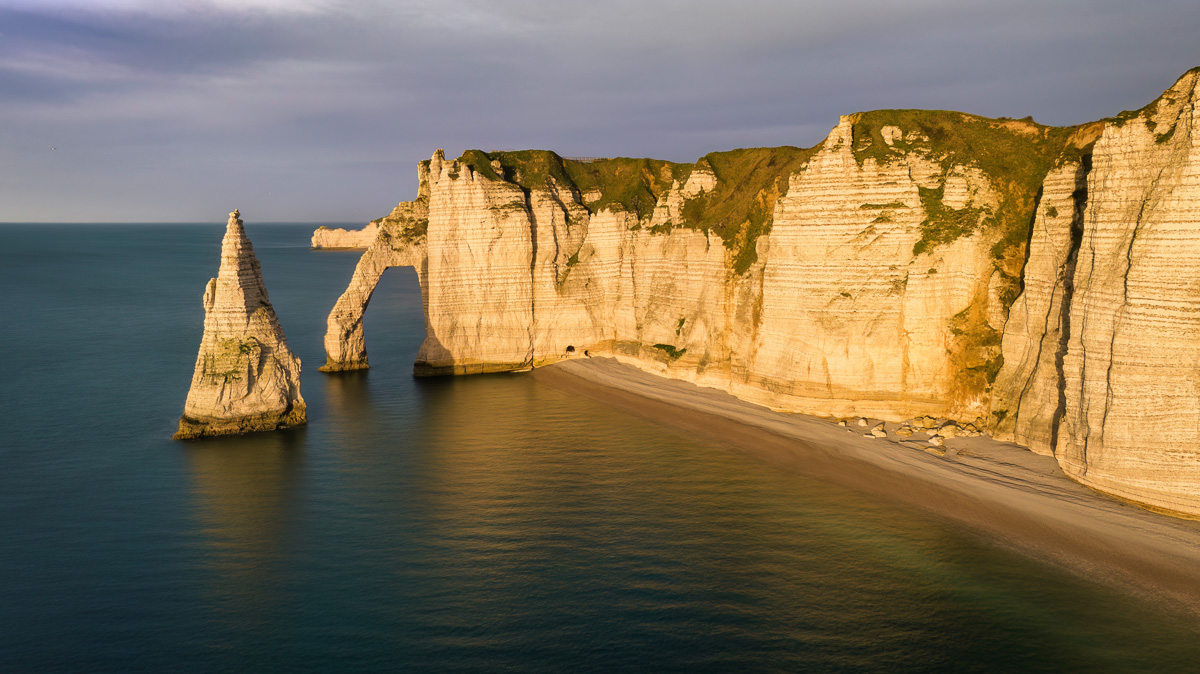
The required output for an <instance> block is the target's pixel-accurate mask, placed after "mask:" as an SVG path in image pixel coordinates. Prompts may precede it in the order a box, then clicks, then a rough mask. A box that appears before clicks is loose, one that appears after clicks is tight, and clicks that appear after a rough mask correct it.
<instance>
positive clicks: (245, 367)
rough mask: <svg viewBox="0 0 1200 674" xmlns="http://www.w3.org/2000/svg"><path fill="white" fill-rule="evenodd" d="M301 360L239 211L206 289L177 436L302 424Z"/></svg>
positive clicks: (233, 215) (232, 217) (232, 216)
mask: <svg viewBox="0 0 1200 674" xmlns="http://www.w3.org/2000/svg"><path fill="white" fill-rule="evenodd" d="M305 421H306V417H305V406H304V398H302V397H301V396H300V359H299V358H297V357H296V356H294V355H292V352H291V351H290V350H289V349H288V345H287V339H286V338H285V337H284V335H283V330H282V329H281V328H280V327H279V319H278V318H276V316H275V309H274V308H272V307H271V302H270V299H269V298H268V297H267V289H266V287H265V286H264V285H263V279H262V270H261V269H260V268H259V264H258V258H256V257H255V256H254V248H253V246H251V245H250V241H249V240H248V239H247V238H246V231H245V229H244V228H243V227H242V221H241V219H240V218H239V213H238V211H236V210H235V211H234V212H233V213H230V214H229V222H228V224H227V225H226V229H225V237H224V239H223V240H222V241H221V268H220V271H219V272H218V273H217V278H214V279H210V280H209V282H208V286H207V287H206V288H205V290H204V337H203V339H202V340H201V342H200V353H199V355H198V356H197V357H196V370H195V373H194V374H193V375H192V387H191V389H190V390H189V391H188V396H187V403H186V404H185V406H184V411H183V417H182V418H181V419H180V420H179V431H178V432H177V433H176V434H175V439H177V440H185V439H191V438H199V437H204V436H212V435H229V434H234V433H248V432H251V431H268V430H275V429H279V428H284V427H287V426H295V425H298V424H303V423H305Z"/></svg>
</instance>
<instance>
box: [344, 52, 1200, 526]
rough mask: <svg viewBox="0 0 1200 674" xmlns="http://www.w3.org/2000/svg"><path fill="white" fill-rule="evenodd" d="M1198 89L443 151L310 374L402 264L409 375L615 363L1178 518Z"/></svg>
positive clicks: (354, 340)
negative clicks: (903, 434)
mask: <svg viewBox="0 0 1200 674" xmlns="http://www.w3.org/2000/svg"><path fill="white" fill-rule="evenodd" d="M1195 79H1196V73H1195V72H1194V71H1193V72H1189V73H1188V74H1186V75H1185V76H1184V77H1183V78H1182V79H1180V80H1179V81H1178V82H1177V83H1176V85H1175V86H1174V87H1172V88H1171V89H1170V90H1168V91H1167V92H1166V93H1165V94H1164V95H1163V97H1161V98H1160V99H1158V100H1157V101H1155V103H1153V104H1151V105H1150V106H1147V107H1146V108H1143V109H1142V110H1139V111H1135V112H1130V113H1123V114H1122V115H1121V116H1119V117H1117V118H1113V119H1110V120H1102V121H1101V122H1096V123H1092V124H1086V125H1082V126H1078V127H1068V128H1055V127H1045V126H1041V125H1038V124H1035V123H1033V122H1032V121H1031V120H1009V119H1000V120H992V119H985V118H981V117H976V116H972V115H965V114H961V113H954V112H941V111H911V110H899V111H879V112H872V113H860V114H857V115H851V116H847V117H843V118H842V119H841V121H840V122H839V124H838V125H837V126H836V127H835V128H834V129H833V131H832V132H831V133H830V134H829V136H828V137H827V138H826V139H825V140H824V141H823V142H822V143H821V144H820V145H818V146H816V147H814V148H810V149H801V148H787V147H784V148H773V149H752V150H737V151H732V152H722V153H713V154H710V155H707V156H705V157H704V158H702V159H701V160H699V161H698V162H696V163H695V164H674V163H670V162H661V161H655V160H639V159H610V160H598V161H571V160H565V159H562V158H561V157H558V156H557V155H554V154H553V153H548V152H536V151H527V152H496V153H483V152H479V151H470V152H467V153H465V154H464V155H463V156H462V157H460V158H459V159H458V160H455V161H450V160H447V159H446V158H445V157H444V156H443V154H442V153H441V152H440V151H439V152H438V153H436V154H435V155H434V156H433V158H432V159H431V160H429V161H426V162H421V164H420V167H419V175H418V177H419V183H420V192H419V196H418V198H417V199H416V200H415V201H412V202H406V203H404V204H401V205H400V206H399V207H398V208H397V210H396V211H394V212H393V214H392V215H390V216H388V217H387V218H384V219H382V220H380V221H377V222H378V223H379V224H378V227H379V229H378V231H377V232H376V234H375V238H374V240H373V242H372V244H371V246H370V247H369V248H368V250H367V251H366V253H364V255H363V258H362V261H361V262H360V263H359V267H358V269H357V270H356V272H355V276H354V279H353V281H352V282H351V284H350V287H349V288H348V289H347V291H346V293H345V294H344V295H343V296H342V298H341V299H340V300H339V301H338V304H337V306H336V307H335V309H334V311H333V312H332V313H331V315H330V317H329V329H328V332H327V335H326V351H327V354H328V359H327V363H326V366H325V368H323V369H328V370H341V369H356V368H361V367H366V366H367V356H366V347H365V341H364V337H363V334H362V313H363V311H364V309H365V308H366V306H367V303H368V301H369V299H370V295H371V292H372V291H373V289H374V286H375V283H376V282H377V281H378V279H379V276H380V274H382V272H383V271H384V270H385V269H386V268H388V267H390V266H399V265H409V266H413V267H414V268H415V269H416V270H417V273H418V278H419V279H420V283H421V287H422V293H423V300H424V304H425V320H426V339H425V341H424V343H423V344H422V346H421V349H420V352H419V355H418V358H417V363H416V365H415V371H416V372H417V373H418V374H466V373H476V372H489V371H500V370H514V369H522V368H526V367H535V366H538V365H542V364H546V363H551V362H555V361H557V360H561V359H563V358H571V357H579V356H580V355H581V354H583V353H585V352H588V353H590V354H593V355H611V356H614V357H616V358H618V359H620V360H623V361H625V362H628V363H631V364H634V365H636V366H638V367H640V368H643V369H646V370H649V371H653V372H656V373H659V374H662V375H665V376H669V377H674V378H679V379H686V380H690V381H694V382H696V383H698V384H702V385H706V386H712V387H717V388H721V389H724V390H726V391H729V392H731V393H733V394H734V395H737V396H739V397H741V398H743V399H746V400H750V401H753V402H757V403H760V404H763V405H767V406H769V407H772V408H774V409H780V410H787V411H797V412H806V413H811V414H818V415H824V416H852V415H859V416H867V417H872V418H880V419H887V420H893V421H900V420H903V419H908V418H912V417H917V416H922V415H930V416H935V417H944V418H950V419H955V420H958V421H961V422H973V423H975V424H976V425H977V426H979V427H988V428H991V429H992V430H993V432H995V433H996V434H997V435H998V436H1000V437H1004V438H1008V439H1012V440H1015V441H1017V442H1019V443H1021V444H1024V445H1026V446H1028V447H1030V448H1031V449H1033V450H1034V451H1038V452H1041V453H1047V454H1053V455H1055V456H1056V457H1057V458H1058V459H1059V461H1060V463H1061V464H1062V465H1063V467H1064V470H1066V472H1067V473H1068V474H1069V475H1071V476H1072V477H1074V478H1075V479H1077V480H1079V481H1081V482H1083V483H1085V484H1088V485H1089V486H1092V487H1095V488H1097V489H1100V490H1102V491H1106V492H1108V493H1111V494H1115V495H1118V496H1121V497H1123V498H1127V499H1130V500H1134V501H1137V502H1139V503H1142V504H1146V505H1150V506H1153V507H1158V508H1163V509H1167V510H1170V511H1173V512H1177V513H1191V514H1198V515H1200V454H1197V451H1196V448H1197V447H1198V446H1200V444H1198V442H1197V440H1196V438H1195V435H1196V433H1195V429H1196V427H1197V426H1200V396H1198V395H1197V394H1196V391H1197V381H1196V379H1197V378H1198V377H1200V375H1196V374H1195V373H1196V372H1200V368H1198V367H1194V366H1193V364H1192V360H1197V361H1200V329H1197V328H1200V326H1197V325H1196V321H1198V320H1200V318H1197V317H1198V316H1200V311H1198V310H1197V307H1200V206H1197V204H1196V202H1195V200H1196V198H1197V195H1200V191H1198V186H1200V177H1198V176H1200V164H1198V163H1197V154H1196V151H1195V145H1194V143H1195V140H1194V133H1193V127H1194V124H1195V121H1196V120H1195V118H1194V114H1195ZM1193 248H1196V250H1195V251H1193V250H1192V249H1193ZM1193 277H1196V278H1193ZM1196 365H1200V363H1197V364H1196Z"/></svg>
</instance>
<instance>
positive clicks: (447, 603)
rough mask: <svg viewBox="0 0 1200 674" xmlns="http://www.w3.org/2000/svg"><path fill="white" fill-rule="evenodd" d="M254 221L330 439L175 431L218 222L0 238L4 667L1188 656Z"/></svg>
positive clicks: (297, 229) (16, 230)
mask: <svg viewBox="0 0 1200 674" xmlns="http://www.w3.org/2000/svg"><path fill="white" fill-rule="evenodd" d="M312 229H313V225H305V224H273V225H255V224H248V225H247V226H246V231H247V233H248V235H249V236H250V238H251V240H252V241H253V243H254V248H255V251H256V252H257V254H258V257H259V260H260V261H261V263H262V270H263V276H264V278H265V281H266V285H267V288H268V290H269V292H270V295H271V300H272V303H273V304H274V306H275V309H276V311H277V313H278V315H279V319H280V321H281V323H282V325H283V328H284V330H285V332H286V334H287V338H288V342H289V344H290V345H291V347H292V349H293V351H295V352H296V353H297V355H299V356H300V358H301V359H302V360H303V363H304V366H303V389H302V392H303V395H304V398H305V400H306V401H307V403H308V418H309V423H308V425H307V426H306V427H303V428H296V429H292V430H287V431H282V432H274V433H260V434H255V435H249V436H242V437H229V438H224V439H211V440H203V441H195V442H175V441H172V440H171V434H172V433H173V432H174V430H175V427H176V423H177V420H178V418H179V415H180V413H181V412H182V410H183V402H184V398H185V396H186V394H187V390H188V386H189V384H190V381H191V375H192V368H193V366H194V363H195V359H196V352H197V348H198V346H199V344H200V337H201V332H202V325H203V309H202V306H201V296H202V294H203V292H204V287H205V284H206V283H207V281H208V279H209V278H210V277H212V276H214V275H215V274H216V272H217V267H218V264H219V260H220V241H221V237H222V234H223V232H224V225H223V224H222V223H197V224H112V225H93V224H89V225H73V224H24V225H18V224H8V225H0V354H2V355H3V356H2V357H3V360H2V361H0V362H2V364H3V369H2V370H0V671H2V672H277V671H278V672H333V671H381V670H385V671H404V672H504V671H511V672H622V671H649V672H730V671H736V672H760V671H762V672H822V671H838V672H841V671H845V672H873V671H879V672H896V671H901V672H904V671H912V672H994V671H1011V672H1078V671H1092V672H1115V671H1142V672H1156V673H1159V674H1161V673H1164V672H1184V671H1196V670H1197V668H1198V667H1200V619H1197V618H1196V617H1195V616H1193V615H1192V614H1189V613H1186V612H1181V611H1179V610H1178V609H1176V608H1175V607H1172V606H1169V605H1164V604H1159V603H1156V602H1155V601H1154V600H1153V599H1149V598H1145V597H1138V596H1134V595H1132V594H1127V593H1125V592H1123V591H1121V590H1119V589H1115V588H1111V587H1108V586H1105V585H1102V584H1100V583H1096V582H1093V581H1090V580H1088V579H1086V578H1084V577H1080V576H1077V575H1074V574H1072V573H1068V572H1067V571H1064V570H1062V569H1060V568H1057V567H1054V566H1051V565H1048V564H1046V563H1043V562H1041V561H1037V560H1034V559H1029V558H1026V557H1024V556H1022V555H1021V554H1018V553H1017V552H1014V551H1013V550H1011V549H1009V548H1007V547H1005V546H1004V545H1002V544H999V543H996V542H992V541H990V540H988V539H986V538H983V537H980V536H978V535H976V533H975V532H973V531H971V530H969V529H966V528H964V527H962V526H960V525H957V524H952V523H950V522H948V521H943V520H941V519H939V518H937V517H936V516H935V515H932V514H926V513H923V512H918V511H914V510H911V509H908V508H905V507H901V506H898V505H896V504H893V503H890V502H887V501H883V500H879V499H877V498H874V497H869V496H866V495H863V494H860V493H856V492H853V491H849V490H847V489H845V488H841V487H837V486H833V485H829V484H824V483H822V482H819V481H816V480H814V479H812V478H809V477H806V476H804V475H801V474H797V473H795V472H789V471H786V470H783V469H781V468H778V467H774V466H770V465H766V464H763V463H758V462H756V461H755V460H754V459H752V458H749V457H747V456H745V455H742V454H737V453H733V452H730V451H728V450H727V449H725V448H722V447H720V446H715V445H711V444H706V443H705V442H702V441H699V440H697V439H695V438H692V437H689V436H688V435H687V434H685V433H682V432H680V431H678V430H675V429H673V428H672V427H670V426H669V425H663V424H661V423H658V422H655V421H653V420H650V419H647V418H642V417H639V416H634V415H631V414H629V413H627V412H624V411H621V410H617V409H614V408H609V407H606V406H605V405H603V404H601V403H598V402H595V401H593V400H588V399H582V398H580V397H577V396H573V395H571V394H569V393H566V392H563V391H560V390H557V389H554V388H550V387H548V386H546V385H545V384H542V383H540V382H538V381H536V380H534V379H533V378H531V377H530V376H528V375H524V374H497V375H486V376H470V377H455V378H422V379H417V378H414V377H413V376H412V363H413V359H414V356H415V355H416V351H417V348H418V346H419V345H420V343H421V340H422V339H423V337H424V323H423V319H422V314H421V295H420V288H419V286H418V284H417V278H416V275H415V273H414V272H413V270H411V269H393V270H389V271H388V272H387V273H386V274H385V275H384V277H383V280H382V282H381V283H380V285H379V288H378V290H377V291H376V292H375V295H374V297H373V299H372V302H371V305H370V307H369V309H368V311H367V314H366V335H367V345H368V350H369V352H370V361H371V369H370V370H369V371H366V372H361V373H348V374H338V375H327V374H324V373H320V372H318V371H317V367H318V366H320V365H321V364H322V363H323V362H324V350H323V345H322V336H323V334H324V331H325V317H326V315H327V313H328V312H329V309H330V308H331V307H332V306H333V304H334V302H335V301H336V299H337V298H338V296H339V295H340V294H341V292H342V291H343V290H344V289H345V287H346V285H347V283H348V281H349V280H350V276H351V274H352V272H353V270H354V266H355V263H356V261H357V258H358V253H356V252H353V251H313V250H310V249H309V247H308V241H309V236H310V233H311V231H312Z"/></svg>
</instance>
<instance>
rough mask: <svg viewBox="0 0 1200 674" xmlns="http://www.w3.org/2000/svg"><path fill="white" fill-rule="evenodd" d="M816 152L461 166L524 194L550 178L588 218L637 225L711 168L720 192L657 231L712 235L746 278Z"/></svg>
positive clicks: (474, 160)
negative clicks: (617, 218)
mask: <svg viewBox="0 0 1200 674" xmlns="http://www.w3.org/2000/svg"><path fill="white" fill-rule="evenodd" d="M815 152H816V148H810V149H802V148H796V147H777V148H753V149H744V150H731V151H728V152H713V153H710V154H708V155H705V156H704V157H702V158H701V159H700V161H698V162H696V163H695V164H684V163H676V162H669V161H662V160H658V159H635V158H628V157H617V158H613V159H599V160H596V161H589V162H581V161H573V160H570V159H564V158H562V157H560V156H558V155H557V154H555V153H553V152H549V151H546V150H521V151H512V152H490V153H487V152H482V151H480V150H468V151H467V152H464V153H463V155H462V157H460V158H459V159H458V161H460V162H464V163H466V164H467V165H469V166H471V167H472V168H473V169H474V170H475V171H476V172H478V173H479V174H480V175H482V176H484V177H486V178H489V179H492V180H500V179H504V180H509V181H511V182H514V183H516V184H518V185H520V186H521V187H522V188H524V189H526V190H531V189H534V188H537V187H541V186H542V185H545V184H546V182H547V181H548V180H549V179H551V178H553V179H554V181H555V182H557V183H558V184H559V186H560V187H570V188H573V189H574V190H576V191H577V192H578V193H579V195H580V197H581V198H582V199H583V200H584V202H585V205H586V206H587V208H588V210H589V211H590V212H592V213H597V212H600V211H602V210H619V211H625V212H627V213H631V214H634V215H635V216H636V217H637V219H638V225H641V224H643V223H648V222H649V220H650V217H651V215H652V214H653V212H654V208H655V206H656V205H657V204H658V200H659V199H660V198H661V197H662V195H663V194H664V193H666V192H667V191H668V190H669V189H670V188H671V186H672V185H673V184H674V183H675V182H676V181H679V182H681V183H682V182H686V181H687V179H688V177H689V176H690V175H691V173H692V171H693V170H695V169H696V168H698V167H702V168H705V169H709V170H711V171H712V172H713V174H714V175H715V176H716V178H717V184H716V187H715V188H714V189H713V190H712V191H711V192H709V193H706V194H704V195H703V196H700V197H698V198H696V199H691V200H689V201H687V202H686V203H685V204H684V208H683V212H682V213H681V214H679V216H678V218H677V220H678V221H675V222H671V223H668V224H666V225H663V226H661V227H658V228H655V229H654V230H653V231H654V233H663V232H666V231H670V230H671V229H673V228H674V227H684V228H689V229H694V230H697V231H702V232H705V233H706V234H707V233H712V234H715V235H716V236H718V237H719V238H720V239H721V241H722V243H724V245H725V247H726V248H728V249H730V250H731V251H732V253H733V271H734V272H735V273H737V274H742V273H744V272H745V271H746V270H747V269H749V267H750V265H752V264H753V263H754V262H755V260H757V253H756V250H755V243H756V242H757V240H758V237H759V236H761V235H763V234H765V233H767V232H769V231H770V230H771V218H772V214H773V212H774V207H775V201H776V200H777V199H778V198H779V196H780V195H781V194H783V193H785V192H786V191H787V179H788V176H790V175H791V174H792V173H794V172H796V171H797V170H799V169H800V167H801V166H802V165H803V164H804V163H805V162H806V161H808V159H809V157H811V156H812V155H813V154H814V153H815ZM493 162H496V163H498V164H499V171H498V170H497V168H496V167H495V166H494V164H493ZM501 174H503V175H501Z"/></svg>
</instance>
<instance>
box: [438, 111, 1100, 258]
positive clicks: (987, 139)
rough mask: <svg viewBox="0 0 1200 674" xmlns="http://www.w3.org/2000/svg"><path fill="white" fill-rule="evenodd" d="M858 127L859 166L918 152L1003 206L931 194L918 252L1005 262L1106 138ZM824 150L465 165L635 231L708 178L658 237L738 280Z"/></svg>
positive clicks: (978, 128) (984, 124) (487, 158)
mask: <svg viewBox="0 0 1200 674" xmlns="http://www.w3.org/2000/svg"><path fill="white" fill-rule="evenodd" d="M852 124H853V140H852V143H853V146H852V150H853V154H854V157H855V159H856V161H857V162H858V163H859V164H860V165H862V164H864V163H865V162H867V161H868V160H871V159H873V160H875V161H876V162H878V163H881V164H886V163H891V162H897V161H904V160H905V158H906V156H908V155H909V154H912V153H919V154H921V155H923V156H925V157H927V158H929V159H930V160H932V161H934V162H936V163H939V164H940V165H941V167H942V179H943V180H944V179H945V177H946V176H948V175H949V173H950V171H951V170H952V169H953V167H954V166H969V167H975V168H978V169H979V170H980V171H982V172H983V173H984V175H985V176H986V177H987V178H988V180H989V182H990V183H991V185H992V188H993V190H995V192H996V194H997V196H998V198H999V205H998V207H996V208H995V209H984V208H979V207H977V206H971V207H969V208H965V209H957V210H956V209H950V208H948V207H945V206H944V205H943V204H942V200H941V196H942V194H941V190H940V189H934V190H923V191H922V194H921V197H922V199H921V201H922V206H923V207H924V209H925V214H926V219H925V221H924V222H923V223H922V231H921V234H922V236H921V239H920V240H919V241H918V242H917V244H916V245H915V246H914V249H913V253H914V254H920V253H923V252H927V251H929V250H932V249H933V248H935V247H936V246H939V245H942V244H946V243H950V242H952V241H954V240H956V239H958V238H960V237H962V236H967V235H970V234H972V233H973V232H975V231H977V230H978V229H979V228H981V227H982V228H995V229H996V230H997V231H998V232H999V237H998V238H999V242H998V243H997V244H996V246H995V248H994V250H993V253H994V255H995V256H996V258H997V259H1000V258H1003V257H1004V256H1005V255H1006V254H1008V253H1009V252H1011V250H1012V249H1013V248H1014V247H1019V246H1023V245H1024V242H1025V241H1026V240H1027V238H1028V236H1029V231H1030V227H1031V226H1032V221H1033V214H1034V209H1035V206H1036V203H1037V198H1038V191H1039V189H1040V187H1041V184H1042V182H1043V181H1044V179H1045V176H1046V174H1047V173H1048V172H1049V171H1050V170H1051V169H1052V168H1053V167H1054V166H1055V165H1057V164H1061V163H1062V162H1064V161H1069V160H1077V159H1078V158H1079V157H1080V156H1081V155H1082V154H1085V153H1087V152H1089V151H1090V144H1091V142H1092V141H1094V139H1095V136H1096V135H1098V134H1097V133H1085V132H1084V131H1086V130H1088V129H1091V130H1093V131H1095V130H1097V129H1098V128H1099V127H1098V125H1097V124H1092V125H1083V126H1080V127H1051V126H1044V125H1041V124H1037V123H1036V122H1034V121H1033V120H1031V119H1028V118H1026V119H1023V120H1013V119H1005V118H1001V119H989V118H986V117H979V116H976V115H969V114H965V113H960V112H951V111H945V110H877V111H873V112H865V113H858V114H856V115H853V116H852ZM886 126H895V127H898V128H900V129H901V132H902V135H903V137H901V138H897V139H894V140H893V143H892V145H888V144H887V143H885V142H884V140H883V133H882V130H883V128H884V127H886ZM906 137H909V138H912V139H913V140H912V141H911V142H910V141H908V140H905V138H906ZM820 148H821V145H817V146H814V147H811V148H798V147H789V146H784V147H775V148H749V149H740V150H730V151H726V152H713V153H710V154H707V155H705V156H704V157H701V158H700V159H699V160H698V161H697V162H696V163H694V164H686V163H676V162H668V161H662V160H657V159H636V158H628V157H617V158H613V159H599V160H595V161H589V162H580V161H574V160H570V159H564V158H563V157H560V156H559V155H557V154H555V153H554V152H550V151H546V150H521V151H504V152H490V153H487V152H483V151H480V150H469V151H467V152H465V153H463V155H462V157H460V158H459V161H460V162H463V163H466V164H468V165H470V166H471V167H472V168H473V169H474V170H475V171H476V172H478V173H479V174H480V175H482V176H484V177H486V178H489V179H492V180H507V181H511V182H514V183H516V184H518V185H520V186H521V187H522V188H524V189H525V190H531V189H535V188H538V187H541V186H543V185H545V184H546V182H547V181H548V180H550V179H551V178H552V179H553V180H554V181H555V182H557V184H558V185H559V186H560V188H563V187H566V188H571V189H574V190H575V191H577V192H578V193H579V195H580V197H581V199H582V200H584V202H585V205H586V206H587V208H588V210H589V211H590V212H592V213H596V212H599V211H602V210H606V209H611V210H619V211H625V212H627V213H631V214H633V215H635V216H636V218H637V219H638V222H637V224H636V225H634V226H635V227H636V226H641V225H644V224H646V223H648V221H649V219H650V216H651V214H652V213H653V212H654V208H655V206H656V204H657V203H658V200H659V199H660V198H661V197H662V195H663V194H664V193H665V192H667V190H668V189H670V187H671V186H672V184H674V183H675V182H676V181H679V182H683V181H686V180H687V178H688V176H689V175H690V174H691V173H692V171H694V170H697V169H708V170H711V171H712V172H713V174H714V175H715V176H716V178H717V184H716V187H715V188H714V189H713V190H712V191H710V192H707V193H705V194H703V195H700V196H698V197H697V198H694V199H690V200H687V201H686V202H685V203H684V205H683V208H682V212H681V213H677V214H675V217H674V219H673V220H672V221H671V222H669V223H660V224H659V225H658V226H657V227H655V228H654V229H653V233H664V232H667V231H670V230H671V229H673V228H676V227H684V228H689V229H694V230H697V231H702V232H705V233H706V234H714V235H716V236H717V237H719V238H720V239H721V241H722V242H723V243H724V245H725V246H726V248H728V249H729V250H730V251H731V254H732V258H731V260H732V262H731V266H732V271H733V272H734V273H735V274H742V273H745V272H746V271H747V270H748V269H749V268H750V266H751V265H753V264H754V262H755V261H756V259H757V253H756V247H755V244H756V242H757V240H758V237H760V236H762V235H763V234H766V233H768V232H770V231H771V226H772V217H773V213H774V208H775V203H776V201H777V200H778V198H779V197H780V196H781V195H783V194H785V193H786V192H787V188H788V179H789V178H790V176H791V175H793V174H794V173H797V172H800V171H803V170H804V167H805V165H806V164H807V162H808V161H809V159H810V158H811V157H812V156H813V155H814V154H816V152H817V151H818V150H819V149H820Z"/></svg>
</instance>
